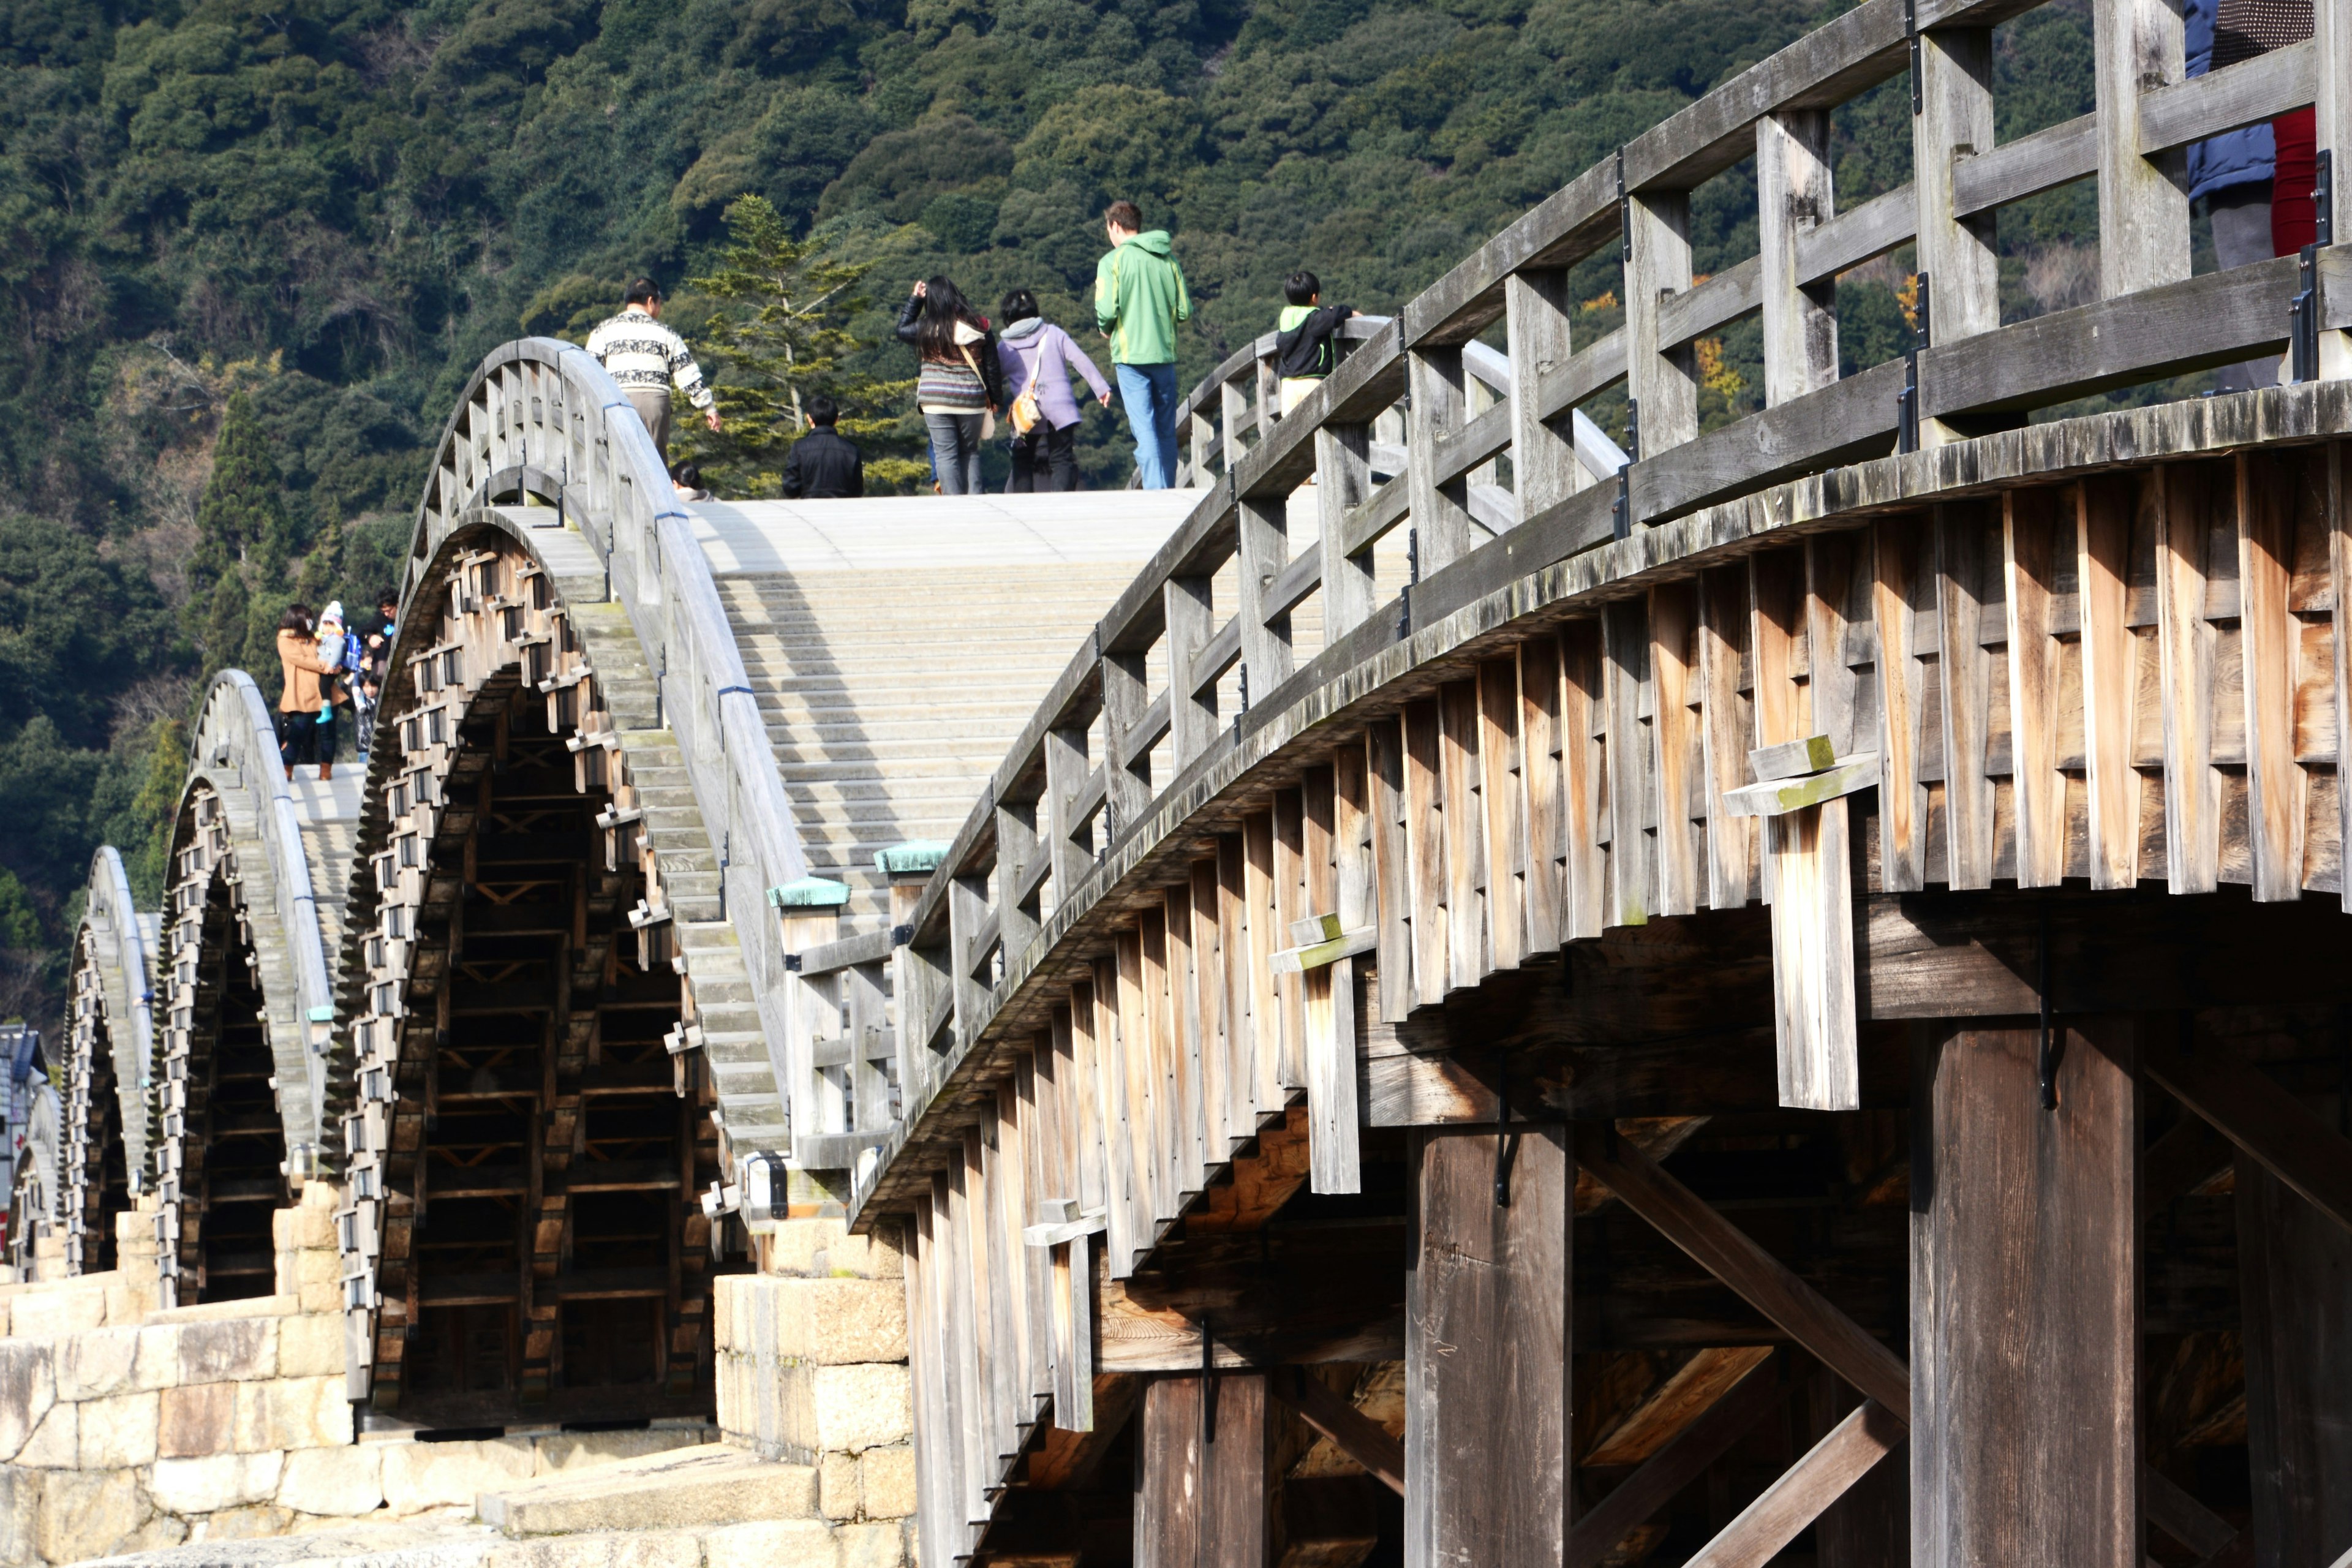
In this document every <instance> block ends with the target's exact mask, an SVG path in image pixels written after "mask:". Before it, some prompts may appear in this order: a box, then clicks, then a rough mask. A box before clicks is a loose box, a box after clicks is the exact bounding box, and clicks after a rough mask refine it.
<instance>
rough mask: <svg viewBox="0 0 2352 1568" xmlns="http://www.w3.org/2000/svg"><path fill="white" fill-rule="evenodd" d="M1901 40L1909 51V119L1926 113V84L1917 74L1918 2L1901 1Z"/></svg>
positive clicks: (1914, 0) (1915, 0)
mask: <svg viewBox="0 0 2352 1568" xmlns="http://www.w3.org/2000/svg"><path fill="white" fill-rule="evenodd" d="M1903 39H1904V44H1905V47H1907V48H1908V49H1909V50H1910V51H1911V118H1912V119H1914V120H1916V119H1918V118H1919V116H1921V115H1922V114H1925V113H1927V84H1926V83H1925V82H1923V81H1922V80H1921V79H1920V73H1919V0H1903Z"/></svg>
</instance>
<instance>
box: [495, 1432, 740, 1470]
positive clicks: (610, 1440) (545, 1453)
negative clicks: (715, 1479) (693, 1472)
mask: <svg viewBox="0 0 2352 1568" xmlns="http://www.w3.org/2000/svg"><path fill="white" fill-rule="evenodd" d="M708 1434H709V1428H708V1427H698V1426H663V1427H657V1428H654V1429H652V1430H648V1431H644V1432H559V1433H557V1434H556V1435H555V1436H551V1437H540V1438H535V1439H533V1441H532V1445H531V1447H532V1456H531V1459H532V1465H533V1473H534V1474H537V1475H542V1476H552V1475H560V1474H562V1473H563V1472H566V1471H571V1470H588V1469H593V1468H596V1467H597V1466H599V1465H609V1464H613V1463H614V1462H615V1461H617V1460H621V1459H634V1458H638V1457H639V1456H641V1455H645V1454H661V1453H667V1452H668V1451H669V1450H670V1449H672V1448H691V1447H697V1446H698V1445H700V1444H702V1443H705V1442H707V1441H709V1436H708Z"/></svg>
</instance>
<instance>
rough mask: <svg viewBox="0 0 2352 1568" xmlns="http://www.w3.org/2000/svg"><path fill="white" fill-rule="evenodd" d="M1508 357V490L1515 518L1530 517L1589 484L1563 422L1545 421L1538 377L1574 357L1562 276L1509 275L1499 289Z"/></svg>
mask: <svg viewBox="0 0 2352 1568" xmlns="http://www.w3.org/2000/svg"><path fill="white" fill-rule="evenodd" d="M1503 302H1504V305H1505V308H1506V310H1507V315H1508V317H1509V333H1510V354H1511V489H1512V493H1513V494H1514V495H1515V496H1517V498H1518V502H1519V515H1520V516H1521V517H1523V518H1525V517H1533V516H1534V515H1535V514H1536V513H1537V512H1538V511H1541V510H1543V509H1544V508H1546V507H1548V506H1551V505H1554V504H1556V503H1558V502H1559V501H1562V500H1567V499H1568V498H1569V497H1570V496H1571V495H1573V494H1575V493H1576V492H1577V491H1578V490H1580V489H1583V488H1584V487H1585V486H1586V485H1588V484H1590V483H1591V482H1592V479H1591V475H1589V474H1587V473H1586V472H1585V471H1584V465H1583V464H1581V463H1580V462H1578V461H1577V460H1576V440H1575V437H1574V436H1573V435H1572V434H1571V433H1570V430H1569V428H1568V426H1567V422H1565V421H1559V422H1553V421H1549V420H1547V419H1545V418H1544V417H1543V416H1542V414H1541V413H1540V410H1541V408H1542V407H1543V384H1544V378H1545V377H1547V376H1550V375H1554V374H1557V373H1558V371H1559V368H1560V367H1561V366H1563V365H1565V364H1567V363H1569V360H1570V356H1571V355H1572V354H1573V353H1574V344H1573V342H1571V341H1570V321H1571V320H1572V316H1571V312H1572V311H1573V310H1574V309H1575V301H1574V300H1572V299H1570V294H1569V284H1568V273H1567V271H1566V270H1565V269H1564V268H1547V269H1544V270H1541V271H1532V272H1515V273H1513V274H1512V275H1511V276H1510V278H1509V279H1507V281H1506V282H1505V284H1504V286H1503Z"/></svg>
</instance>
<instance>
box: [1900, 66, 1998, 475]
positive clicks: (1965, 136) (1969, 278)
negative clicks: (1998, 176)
mask: <svg viewBox="0 0 2352 1568" xmlns="http://www.w3.org/2000/svg"><path fill="white" fill-rule="evenodd" d="M1915 68H1916V70H1917V71H1918V72H1919V79H1918V82H1917V84H1916V88H1915V89H1914V90H1916V92H1917V94H1918V101H1919V103H1920V112H1919V113H1917V114H1916V115H1914V116H1913V117H1912V120H1911V148H1912V155H1911V156H1912V161H1911V195H1912V200H1913V204H1914V207H1915V211H1916V218H1915V220H1914V221H1915V225H1916V228H1915V232H1916V235H1917V237H1918V238H1917V242H1916V243H1917V251H1916V255H1917V257H1918V262H1917V265H1918V268H1919V270H1920V271H1922V272H1925V273H1926V274H1927V278H1928V294H1929V312H1930V317H1931V321H1930V323H1929V324H1930V330H1931V331H1932V333H1933V335H1934V341H1935V342H1938V343H1953V342H1959V341H1960V340H1961V339H1963V338H1971V337H1974V336H1976V335H1977V334H1979V332H1989V331H1993V330H1994V329H1995V328H1997V327H1999V326H2000V265H1999V257H1998V255H1997V253H1996V250H1995V241H1994V235H1993V220H1992V216H1991V215H1990V214H1979V215H1978V216H1971V217H1963V216H1960V212H1959V205H1958V200H1957V193H1956V192H1955V191H1954V189H1953V184H1954V172H1955V166H1956V164H1957V163H1958V160H1959V159H1961V158H1963V157H1967V156H1970V155H1972V154H1976V153H1990V152H1991V151H1992V148H1993V126H1992V30H1991V29H1990V27H1948V28H1938V29H1937V30H1935V31H1932V32H1923V33H1921V34H1920V35H1919V38H1918V45H1917V49H1916V67H1915ZM1922 379H1923V381H1924V380H1925V372H1924V369H1923V372H1922ZM1950 438H1951V432H1950V431H1948V429H1947V428H1946V427H1945V426H1942V425H1940V424H1934V425H1931V424H1929V423H1928V422H1927V420H1926V419H1924V418H1923V419H1922V420H1921V422H1920V430H1919V440H1920V444H1921V445H1923V446H1939V445H1942V444H1943V443H1944V442H1945V441H1947V440H1948V439H1950Z"/></svg>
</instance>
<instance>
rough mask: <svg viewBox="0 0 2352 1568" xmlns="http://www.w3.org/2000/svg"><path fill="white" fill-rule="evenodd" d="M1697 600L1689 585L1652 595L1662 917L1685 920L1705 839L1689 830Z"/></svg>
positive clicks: (1695, 899)
mask: <svg viewBox="0 0 2352 1568" xmlns="http://www.w3.org/2000/svg"><path fill="white" fill-rule="evenodd" d="M1696 619H1697V605H1696V592H1695V590H1694V588H1693V586H1692V585H1691V584H1686V583H1669V584H1661V585H1659V586H1658V587H1655V588H1653V589H1651V590H1650V670H1651V679H1652V683H1653V698H1654V702H1655V709H1654V712H1653V713H1652V715H1651V718H1650V735H1651V742H1652V759H1651V768H1652V771H1653V772H1652V776H1653V777H1654V778H1655V779H1656V781H1657V783H1656V786H1655V787H1656V790H1657V801H1658V829H1657V832H1658V837H1657V844H1658V866H1657V883H1656V888H1657V892H1656V900H1657V913H1659V914H1661V915H1687V914H1693V913H1696V911H1697V910H1698V907H1699V853H1700V847H1701V842H1702V840H1701V836H1700V834H1699V832H1698V830H1697V829H1696V828H1695V827H1694V826H1693V825H1692V823H1691V818H1690V804H1689V803H1690V797H1691V782H1692V780H1691V774H1692V771H1693V768H1694V765H1695V764H1696V763H1697V761H1698V757H1697V755H1696V753H1697V751H1698V745H1699V740H1698V730H1699V722H1698V716H1697V715H1696V714H1695V713H1693V712H1692V711H1691V699H1692V697H1693V695H1694V692H1693V687H1694V686H1695V685H1696V681H1695V679H1693V673H1694V672H1693V670H1692V665H1693V663H1694V662H1695V656H1694V652H1693V649H1692V647H1691V641H1692V637H1693V635H1694V626H1693V623H1694V622H1695V621H1696Z"/></svg>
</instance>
